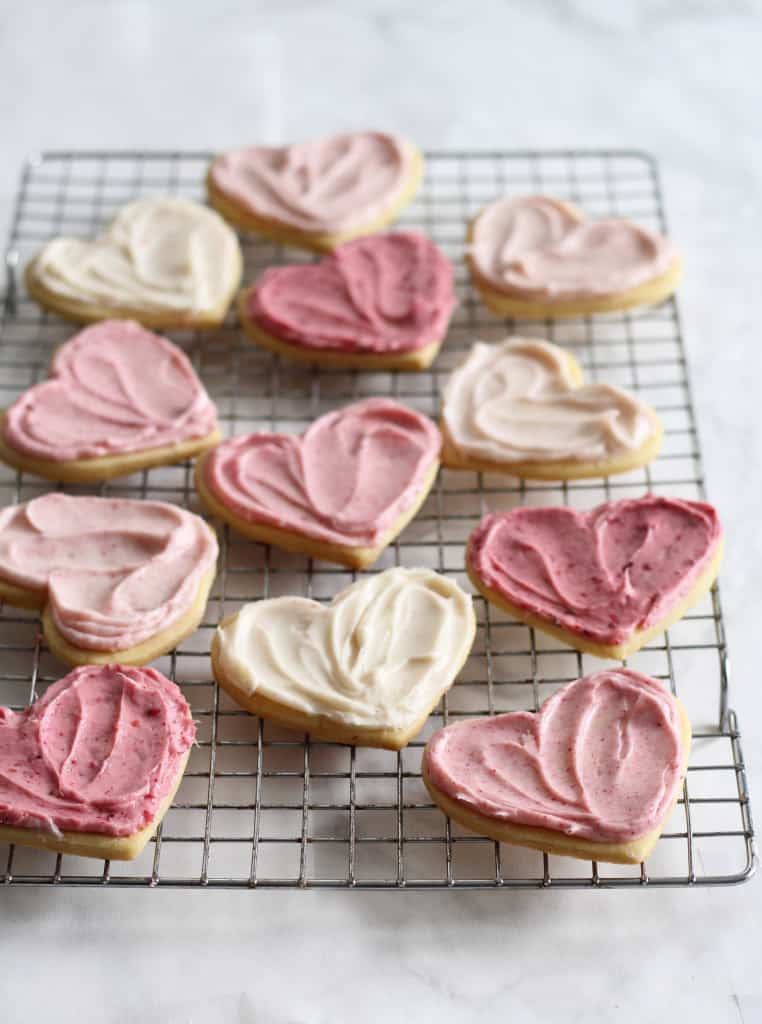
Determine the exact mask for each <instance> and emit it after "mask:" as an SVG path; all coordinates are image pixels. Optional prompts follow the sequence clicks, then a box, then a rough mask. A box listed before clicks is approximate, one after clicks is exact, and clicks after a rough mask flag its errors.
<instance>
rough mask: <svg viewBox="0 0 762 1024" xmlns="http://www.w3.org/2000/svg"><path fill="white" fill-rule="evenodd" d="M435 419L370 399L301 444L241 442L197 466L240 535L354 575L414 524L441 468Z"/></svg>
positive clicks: (215, 508)
mask: <svg viewBox="0 0 762 1024" xmlns="http://www.w3.org/2000/svg"><path fill="white" fill-rule="evenodd" d="M440 443H441V439H440V435H439V431H438V430H437V428H436V426H435V425H434V424H433V423H432V422H431V420H429V419H428V418H427V417H426V416H422V415H421V414H420V413H417V412H415V411H414V410H413V409H409V408H407V406H404V405H401V404H400V403H399V402H393V401H392V400H391V399H386V398H369V399H367V400H365V401H363V402H355V403H354V404H353V405H348V406H345V408H343V409H339V410H338V411H336V412H330V413H328V414H327V415H325V416H321V417H320V419H317V420H315V422H314V423H313V424H312V425H311V426H310V427H308V428H307V430H306V431H305V432H304V434H302V435H301V437H295V436H293V435H290V434H269V433H257V434H248V435H245V436H243V437H233V438H231V439H230V440H229V441H224V442H223V443H222V444H221V445H219V446H218V447H217V448H214V449H212V451H210V452H207V453H206V454H205V455H203V456H202V457H201V459H199V461H198V463H197V465H196V487H197V489H198V492H199V495H200V497H201V500H202V501H203V503H204V505H205V506H206V508H207V509H208V510H209V511H210V512H211V513H212V514H213V515H216V516H219V517H220V518H221V519H224V520H225V521H226V522H227V523H229V524H230V525H231V526H233V527H234V528H235V529H236V530H238V531H239V532H240V533H243V534H244V535H245V536H247V537H252V538H253V539H254V540H259V541H262V542H263V543H266V544H274V545H276V546H277V547H282V548H286V549H287V550H288V551H300V552H303V553H304V554H308V555H311V556H313V557H315V558H320V559H324V560H325V561H329V562H338V563H339V564H341V565H347V566H350V567H352V568H365V567H366V566H368V565H371V564H372V563H373V562H375V560H376V559H377V558H378V556H379V555H380V554H381V552H382V551H383V549H384V548H385V547H386V546H387V545H388V544H389V543H390V542H391V541H392V540H393V539H394V538H395V537H396V536H397V535H398V534H399V533H400V531H401V530H402V529H403V527H404V526H406V525H407V523H408V522H409V521H410V520H411V519H412V518H413V516H414V515H415V514H416V512H417V511H418V509H419V507H420V506H421V504H422V503H423V501H424V499H425V498H426V495H427V494H428V493H429V490H430V488H431V485H432V483H433V482H434V480H435V478H436V475H437V470H438V468H439V448H440Z"/></svg>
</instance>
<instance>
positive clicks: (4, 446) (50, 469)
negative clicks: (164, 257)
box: [0, 320, 220, 483]
mask: <svg viewBox="0 0 762 1024" xmlns="http://www.w3.org/2000/svg"><path fill="white" fill-rule="evenodd" d="M219 437H220V433H219V430H218V427H217V410H216V408H215V406H214V403H213V402H212V400H211V399H210V398H209V395H208V394H207V393H206V391H205V389H204V386H203V385H202V383H201V381H200V380H199V379H198V377H197V376H196V373H195V371H194V369H193V367H192V366H191V363H190V360H189V359H188V357H187V356H186V355H185V353H184V352H182V351H181V350H180V349H179V348H177V346H176V345H173V344H172V343H171V342H170V341H167V340H166V338H161V337H159V335H158V334H152V333H151V331H148V330H146V329H145V328H144V327H141V326H140V324H138V323H135V322H134V321H132V320H106V321H103V322H102V323H99V324H94V325H93V326H92V327H87V328H85V329H84V330H82V331H80V332H79V334H76V335H75V336H74V337H73V338H71V339H70V340H69V341H67V342H66V343H65V344H64V345H62V346H61V347H60V348H59V349H58V350H57V351H56V353H55V355H54V357H53V361H52V363H51V365H50V376H49V378H48V379H47V380H45V381H43V382H42V383H40V384H35V385H34V386H33V387H31V388H29V389H28V390H27V391H25V392H24V393H23V394H22V395H21V396H20V397H19V398H17V399H16V401H15V402H14V403H13V405H12V406H11V407H10V408H9V409H8V410H7V411H6V413H5V416H4V418H3V421H2V429H1V431H0V459H2V460H3V461H4V462H7V463H8V464H9V465H11V466H15V467H17V468H18V469H21V470H23V471H26V472H30V473H36V474H38V475H39V476H44V477H48V478H49V479H51V480H62V481H67V482H72V483H89V482H92V481H97V480H110V479H111V478H112V477H116V476H123V475H124V474H127V473H134V472H136V471H137V470H140V469H146V468H148V467H150V466H160V465H165V464H167V463H172V462H181V461H182V460H183V459H187V458H189V457H191V456H193V455H197V454H198V453H199V452H202V451H205V450H206V449H207V448H210V447H211V446H212V445H214V444H216V443H217V442H218V441H219Z"/></svg>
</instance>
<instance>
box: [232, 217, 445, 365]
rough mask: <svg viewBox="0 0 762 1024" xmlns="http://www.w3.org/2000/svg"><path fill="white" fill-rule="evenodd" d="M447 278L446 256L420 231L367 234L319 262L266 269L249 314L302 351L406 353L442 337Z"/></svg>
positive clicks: (253, 292)
mask: <svg viewBox="0 0 762 1024" xmlns="http://www.w3.org/2000/svg"><path fill="white" fill-rule="evenodd" d="M452 277H453V271H452V264H451V263H450V261H449V260H448V259H447V257H446V256H445V255H444V253H442V252H441V251H440V250H439V249H438V248H437V247H436V246H435V245H434V243H433V242H430V241H429V240H428V239H427V238H425V237H424V236H423V235H420V234H417V233H416V232H413V231H399V232H395V233H390V234H386V235H369V236H368V237H366V238H359V239H356V240H355V241H352V242H345V243H344V244H343V245H340V246H338V247H337V248H336V249H335V250H334V252H333V253H332V254H331V255H330V256H326V257H324V258H323V259H322V260H321V261H320V263H317V264H296V265H293V266H288V267H273V268H271V269H270V270H266V271H265V273H264V274H263V275H262V276H261V277H260V279H259V281H258V282H257V283H256V285H255V286H254V288H252V289H251V291H250V292H249V296H248V302H247V305H248V312H249V315H250V316H251V318H252V319H253V320H254V321H256V323H258V324H259V325H260V326H261V327H262V328H263V329H264V330H266V331H268V332H269V333H271V334H273V335H275V336H276V337H278V338H285V339H287V340H291V341H295V342H297V343H298V344H299V345H303V346H304V347H305V348H314V349H329V350H336V351H344V352H409V351H414V350H415V349H418V348H422V347H424V346H425V345H429V344H431V343H432V342H434V341H439V340H441V338H442V337H443V336H444V334H445V332H446V330H447V323H448V321H449V319H450V314H451V313H452V311H453V308H454V307H455V301H456V300H455V296H454V294H453V288H452Z"/></svg>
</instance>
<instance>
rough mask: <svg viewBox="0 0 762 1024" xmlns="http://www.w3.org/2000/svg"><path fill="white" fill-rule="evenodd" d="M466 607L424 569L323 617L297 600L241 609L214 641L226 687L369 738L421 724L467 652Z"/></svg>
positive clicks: (370, 589)
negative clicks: (367, 732)
mask: <svg viewBox="0 0 762 1024" xmlns="http://www.w3.org/2000/svg"><path fill="white" fill-rule="evenodd" d="M473 632H474V613H473V609H472V605H471V599H470V597H469V596H468V595H467V594H465V593H464V592H463V591H462V590H461V589H460V588H459V587H458V585H457V584H456V583H455V582H453V581H452V580H449V579H447V578H446V577H444V576H440V575H439V574H438V573H435V572H432V571H431V570H429V569H402V568H395V569H387V570H386V571H385V572H382V573H379V574H376V575H373V576H368V577H365V578H363V579H361V580H358V582H357V583H355V584H353V585H352V586H350V587H348V588H347V589H346V590H344V591H343V592H342V593H341V594H339V595H338V596H337V597H336V598H334V600H333V602H332V603H331V604H330V605H328V606H327V607H324V606H323V605H321V604H319V603H317V602H316V601H310V600H307V599H305V598H302V597H279V598H274V599H272V600H269V601H257V602H256V603H254V604H248V605H245V606H244V607H243V608H242V609H241V611H240V612H238V614H237V615H236V616H235V617H234V618H232V619H231V620H229V621H227V622H226V623H224V624H222V625H221V626H220V627H219V628H218V631H217V640H218V645H219V646H218V656H219V660H220V666H221V668H222V671H223V673H224V674H225V676H226V678H229V679H230V680H231V681H232V682H234V683H235V685H236V686H237V687H238V688H239V689H241V690H242V691H243V692H244V693H247V694H252V693H254V692H256V693H258V694H261V696H263V697H266V698H268V699H269V700H272V701H276V702H278V703H279V704H282V705H284V706H286V707H290V708H294V709H297V710H298V711H300V712H303V713H305V714H308V715H329V716H331V717H332V718H338V719H340V720H341V721H342V722H346V723H351V724H354V725H361V726H365V727H371V728H373V727H377V728H404V727H406V726H410V725H413V724H415V723H416V722H417V721H419V720H420V718H421V717H422V716H424V715H425V714H426V713H427V711H428V709H429V708H430V707H431V705H432V704H433V703H434V702H435V701H436V700H437V698H438V697H439V695H440V694H441V693H442V691H443V690H444V689H446V688H447V686H449V685H450V683H451V682H452V679H453V677H454V674H455V672H456V671H457V667H458V666H459V665H461V664H462V662H463V660H464V659H465V657H466V655H467V653H468V650H469V649H470V647H471V643H472V640H473Z"/></svg>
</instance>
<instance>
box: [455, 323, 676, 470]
mask: <svg viewBox="0 0 762 1024" xmlns="http://www.w3.org/2000/svg"><path fill="white" fill-rule="evenodd" d="M441 429H442V437H443V447H442V462H443V463H444V464H445V465H446V466H450V467H452V468H454V469H470V470H478V471H483V472H486V473H495V472H498V473H511V474H513V475H514V476H519V477H528V478H537V479H543V480H573V479H579V478H582V477H593V476H610V475H611V474H613V473H625V472H628V471H629V470H632V469H635V468H637V467H638V466H643V465H645V464H646V463H647V462H650V461H651V459H653V458H654V457H655V456H656V454H657V452H658V450H659V446H660V444H661V437H662V427H661V423H660V421H659V418H658V416H657V415H656V413H655V412H654V410H653V409H652V408H651V407H650V406H648V405H646V404H645V402H641V401H640V400H639V399H638V398H636V397H635V395H633V394H631V393H630V392H628V391H625V390H623V389H622V388H618V387H615V386H614V385H612V384H603V383H600V384H599V383H594V384H583V382H582V372H581V370H580V368H579V366H578V365H577V363H576V361H575V360H574V359H573V357H572V356H571V355H569V354H568V353H567V352H564V350H563V349H561V348H558V347H557V346H556V345H551V344H550V342H547V341H538V340H536V339H534V338H508V339H507V340H506V341H504V342H502V344H498V345H486V344H484V342H477V343H476V344H475V345H474V347H473V348H472V349H471V352H470V353H469V355H468V357H467V359H466V360H465V361H464V362H463V363H462V364H461V365H460V366H459V367H458V368H457V369H456V370H455V371H454V372H453V373H452V374H451V376H450V378H449V380H448V381H447V384H446V386H445V390H444V404H443V406H442V422H441Z"/></svg>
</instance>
